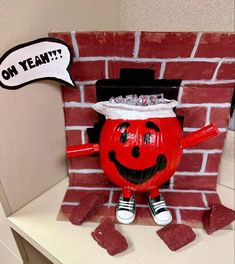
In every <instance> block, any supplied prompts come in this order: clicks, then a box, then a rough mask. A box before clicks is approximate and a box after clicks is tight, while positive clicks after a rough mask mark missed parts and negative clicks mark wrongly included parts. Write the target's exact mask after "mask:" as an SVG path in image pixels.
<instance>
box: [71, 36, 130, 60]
mask: <svg viewBox="0 0 235 264" xmlns="http://www.w3.org/2000/svg"><path fill="white" fill-rule="evenodd" d="M76 40H77V43H78V48H79V55H80V56H81V57H86V56H118V57H119V56H120V57H131V56H133V50H134V41H135V35H134V32H101V31H100V32H99V31H96V32H76Z"/></svg>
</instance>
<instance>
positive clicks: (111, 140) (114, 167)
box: [100, 117, 182, 191]
mask: <svg viewBox="0 0 235 264" xmlns="http://www.w3.org/2000/svg"><path fill="white" fill-rule="evenodd" d="M181 139H182V130H181V127H180V124H179V122H178V120H177V119H176V118H175V117H170V118H148V119H146V120H121V119H116V120H112V119H107V120H106V122H105V124H104V127H103V128H102V132H101V136H100V161H101V167H102V168H103V170H104V173H105V175H106V176H107V177H108V178H109V179H110V180H111V181H112V182H113V183H114V184H116V185H117V186H120V187H127V188H129V189H131V190H134V191H148V190H150V189H153V188H155V187H157V186H160V185H161V184H163V183H164V182H166V181H167V180H169V178H170V177H171V176H172V175H173V174H174V172H175V171H176V169H177V167H178V165H179V163H180V159H181V156H182V148H180V147H179V146H180V141H181Z"/></svg>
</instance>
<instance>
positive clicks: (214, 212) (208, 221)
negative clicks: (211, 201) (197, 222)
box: [203, 204, 235, 235]
mask: <svg viewBox="0 0 235 264" xmlns="http://www.w3.org/2000/svg"><path fill="white" fill-rule="evenodd" d="M234 219H235V212H234V211H233V210H232V209H229V208H227V207H225V206H224V205H222V204H215V205H212V207H211V209H210V210H208V211H206V212H205V214H204V216H203V224H204V228H205V230H206V232H207V234H208V235H211V234H212V233H214V232H215V231H217V230H219V229H221V228H223V227H225V226H226V225H229V224H230V223H232V222H233V221H234Z"/></svg>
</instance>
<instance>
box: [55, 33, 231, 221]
mask: <svg viewBox="0 0 235 264" xmlns="http://www.w3.org/2000/svg"><path fill="white" fill-rule="evenodd" d="M50 36H51V37H54V38H59V39H61V40H64V41H65V42H67V43H68V44H69V45H70V47H71V50H72V53H73V56H74V58H73V65H72V76H73V78H74V80H75V81H76V85H77V87H76V89H71V88H68V87H63V90H62V93H63V100H64V113H65V131H66V137H67V144H68V145H74V144H81V143H86V142H87V135H86V129H87V128H88V127H92V126H93V124H94V122H96V119H97V114H96V112H95V111H94V110H92V109H91V105H92V103H94V102H96V94H95V83H96V81H97V80H98V79H103V78H119V71H120V69H121V68H124V67H129V68H149V67H151V68H153V69H154V70H155V78H159V79H176V78H178V79H182V80H183V82H182V86H181V87H180V92H179V97H178V101H179V103H180V105H179V107H178V109H177V113H178V114H180V115H184V117H185V121H184V133H185V135H186V134H188V133H190V132H192V131H195V130H197V129H198V128H200V127H202V126H204V125H207V124H208V123H210V122H214V123H215V124H216V125H217V126H218V127H219V131H220V132H221V134H220V136H218V137H217V138H215V139H212V140H210V141H207V142H205V143H202V144H200V145H197V146H195V147H193V148H190V149H187V150H184V153H183V158H182V162H181V164H180V166H179V168H178V171H177V172H176V173H175V175H174V177H172V179H171V181H170V186H169V188H167V189H163V190H162V193H163V195H164V197H165V199H166V202H167V203H168V205H169V208H170V209H171V210H172V213H173V216H174V220H175V221H176V222H178V223H180V222H190V223H191V224H192V225H198V224H199V223H200V221H201V218H202V214H203V212H204V210H206V208H208V206H209V204H211V203H215V202H219V197H218V195H217V193H216V182H217V176H218V168H219V164H220V158H221V153H222V150H223V145H224V140H225V136H226V131H227V126H228V120H229V111H230V102H231V98H232V95H233V90H234V85H235V70H234V67H235V58H234V57H235V50H234V45H235V35H234V34H229V33H226V34H224V33H191V32H189V33H158V32H71V33H70V32H55V33H51V34H50ZM68 172H69V178H70V185H69V187H68V190H67V192H66V195H65V198H64V202H63V204H62V210H61V211H62V212H63V216H65V217H68V216H69V214H70V212H71V210H72V208H73V207H74V206H75V205H76V204H78V203H79V201H80V199H81V198H82V197H84V196H85V195H86V194H87V193H88V192H90V191H96V192H105V193H106V194H107V203H106V204H105V206H104V207H102V208H101V209H100V210H99V211H98V214H97V215H96V217H94V218H93V220H94V221H95V220H97V219H99V218H100V217H102V216H104V215H111V216H114V210H115V207H114V206H115V204H116V202H117V198H118V194H119V189H118V188H117V187H115V186H113V185H112V184H111V183H110V182H109V181H108V180H107V178H106V177H105V176H104V175H103V173H102V170H101V169H100V165H99V158H98V157H81V158H73V159H71V160H70V161H69V162H68ZM144 198H145V197H144V196H143V195H137V202H138V205H137V207H138V212H137V220H136V222H137V223H143V224H153V222H152V220H151V216H150V213H149V211H148V208H147V205H146V201H145V199H144Z"/></svg>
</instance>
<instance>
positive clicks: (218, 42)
mask: <svg viewBox="0 0 235 264" xmlns="http://www.w3.org/2000/svg"><path fill="white" fill-rule="evenodd" d="M234 46H235V34H229V33H204V34H203V35H202V37H201V39H200V42H199V45H198V48H197V51H196V54H195V57H204V58H212V57H215V58H216V57H217V58H218V57H219V58H224V57H234V56H235V49H234Z"/></svg>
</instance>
